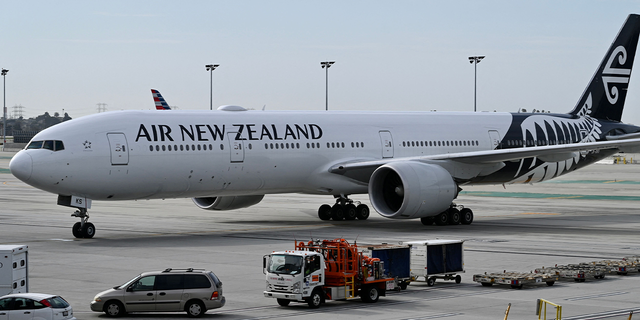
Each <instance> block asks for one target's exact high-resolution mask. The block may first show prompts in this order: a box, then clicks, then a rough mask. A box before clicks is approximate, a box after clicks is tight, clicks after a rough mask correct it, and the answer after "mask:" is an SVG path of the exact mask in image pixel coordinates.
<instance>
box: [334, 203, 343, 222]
mask: <svg viewBox="0 0 640 320" xmlns="http://www.w3.org/2000/svg"><path fill="white" fill-rule="evenodd" d="M331 219H333V220H334V221H342V219H344V207H342V205H341V204H339V203H336V204H334V205H333V207H331Z"/></svg>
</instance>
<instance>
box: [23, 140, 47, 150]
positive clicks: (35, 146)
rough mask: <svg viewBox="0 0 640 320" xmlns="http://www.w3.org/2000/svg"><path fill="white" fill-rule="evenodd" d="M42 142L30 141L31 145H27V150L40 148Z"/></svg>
mask: <svg viewBox="0 0 640 320" xmlns="http://www.w3.org/2000/svg"><path fill="white" fill-rule="evenodd" d="M43 142H44V141H32V142H31V143H29V145H28V146H27V149H40V148H42V143H43Z"/></svg>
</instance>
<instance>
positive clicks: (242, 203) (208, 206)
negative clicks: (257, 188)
mask: <svg viewBox="0 0 640 320" xmlns="http://www.w3.org/2000/svg"><path fill="white" fill-rule="evenodd" d="M262 198H264V194H262V195H259V196H227V197H205V198H193V199H191V200H193V203H195V204H196V206H198V208H200V209H205V210H233V209H240V208H246V207H250V206H252V205H254V204H257V203H258V202H260V201H262Z"/></svg>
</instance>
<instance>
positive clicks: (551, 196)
mask: <svg viewBox="0 0 640 320" xmlns="http://www.w3.org/2000/svg"><path fill="white" fill-rule="evenodd" d="M460 194H462V195H467V196H475V197H498V198H529V199H580V200H615V201H640V196H605V195H594V194H585V195H580V194H552V193H530V192H490V191H461V192H460Z"/></svg>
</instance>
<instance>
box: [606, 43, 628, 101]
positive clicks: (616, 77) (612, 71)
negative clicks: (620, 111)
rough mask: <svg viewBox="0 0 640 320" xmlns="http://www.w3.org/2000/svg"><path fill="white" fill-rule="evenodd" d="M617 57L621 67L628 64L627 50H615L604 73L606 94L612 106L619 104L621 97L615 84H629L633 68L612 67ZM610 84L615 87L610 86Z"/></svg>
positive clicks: (621, 47) (620, 47) (621, 48)
mask: <svg viewBox="0 0 640 320" xmlns="http://www.w3.org/2000/svg"><path fill="white" fill-rule="evenodd" d="M616 57H617V58H618V63H619V64H620V65H624V64H625V63H626V62H627V50H626V49H625V48H624V47H623V46H618V47H617V48H615V50H613V52H612V53H611V55H610V56H609V60H608V61H607V65H606V66H605V68H604V70H603V72H602V82H603V84H604V92H605V93H606V94H607V100H609V103H611V104H615V103H616V102H618V97H619V96H620V94H619V93H620V92H619V91H618V87H617V86H616V85H615V84H617V83H624V84H628V83H629V77H630V76H631V68H628V69H625V68H613V67H612V66H613V65H614V63H615V58H616ZM609 84H614V85H612V86H609Z"/></svg>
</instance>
